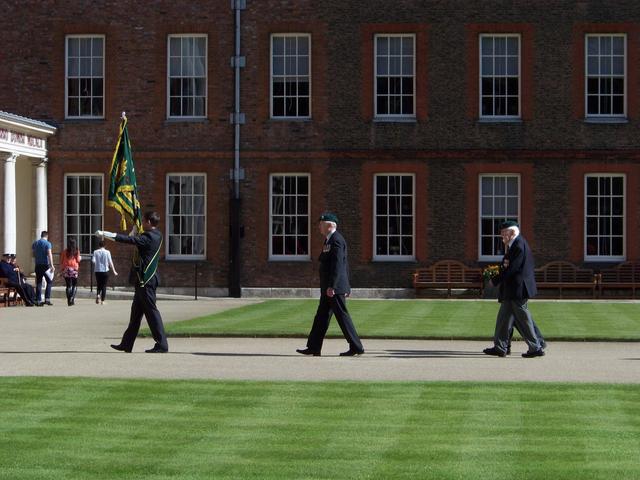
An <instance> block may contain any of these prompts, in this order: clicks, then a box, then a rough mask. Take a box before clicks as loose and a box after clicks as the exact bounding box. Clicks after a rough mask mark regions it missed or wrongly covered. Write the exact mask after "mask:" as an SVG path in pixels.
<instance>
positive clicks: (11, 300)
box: [0, 278, 22, 307]
mask: <svg viewBox="0 0 640 480" xmlns="http://www.w3.org/2000/svg"><path fill="white" fill-rule="evenodd" d="M0 302H1V305H2V306H4V307H8V306H9V305H12V304H13V305H18V303H22V299H21V298H20V297H19V296H18V292H17V291H16V289H15V288H13V287H10V286H9V285H8V283H7V279H6V278H0Z"/></svg>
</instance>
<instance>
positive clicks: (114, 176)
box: [107, 114, 142, 233]
mask: <svg viewBox="0 0 640 480" xmlns="http://www.w3.org/2000/svg"><path fill="white" fill-rule="evenodd" d="M110 176H111V180H110V182H109V193H108V195H107V205H109V206H111V207H113V208H115V209H116V210H118V211H119V212H120V215H121V220H120V228H121V229H122V230H127V220H129V221H130V222H131V223H133V224H134V225H135V226H136V228H137V230H138V232H139V233H141V232H142V214H141V212H140V202H139V201H138V186H137V183H136V170H135V168H134V166H133V153H132V152H131V142H130V141H129V131H128V130H127V117H125V116H124V114H123V116H122V122H120V134H119V135H118V143H117V144H116V150H115V152H113V160H112V161H111V175H110Z"/></svg>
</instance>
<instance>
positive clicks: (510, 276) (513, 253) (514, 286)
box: [493, 235, 538, 302]
mask: <svg viewBox="0 0 640 480" xmlns="http://www.w3.org/2000/svg"><path fill="white" fill-rule="evenodd" d="M493 283H494V284H495V285H500V290H499V294H498V300H500V301H501V302H502V301H503V300H520V301H522V300H526V299H528V298H533V297H534V296H535V295H536V294H537V293H538V289H537V288H536V278H535V275H534V262H533V254H532V253H531V248H529V244H528V243H527V241H526V240H525V238H524V237H523V236H522V235H518V236H517V237H516V239H515V240H514V241H513V243H512V244H511V247H509V250H508V251H507V253H506V254H505V255H504V257H503V258H502V264H501V265H500V273H499V274H498V275H497V276H495V277H494V278H493Z"/></svg>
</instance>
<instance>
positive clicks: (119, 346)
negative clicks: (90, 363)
mask: <svg viewBox="0 0 640 480" xmlns="http://www.w3.org/2000/svg"><path fill="white" fill-rule="evenodd" d="M111 348H113V349H114V350H117V351H119V352H125V353H131V350H127V349H126V348H124V347H123V346H122V345H116V344H111Z"/></svg>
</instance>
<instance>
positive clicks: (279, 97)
mask: <svg viewBox="0 0 640 480" xmlns="http://www.w3.org/2000/svg"><path fill="white" fill-rule="evenodd" d="M310 117H311V35H309V34H306V33H278V34H273V35H271V118H285V119H286V118H302V119H304V118H310Z"/></svg>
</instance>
